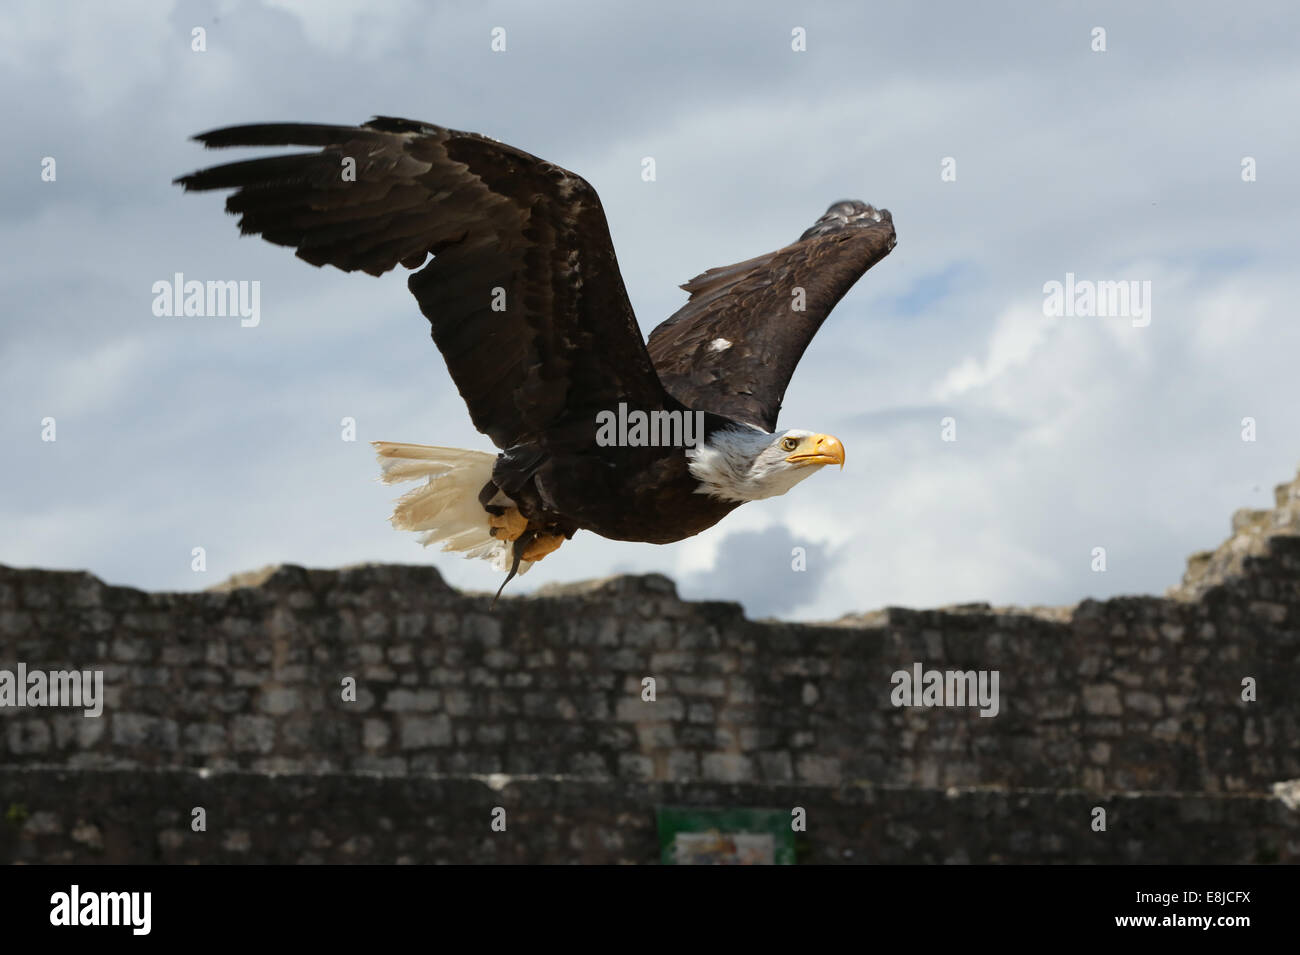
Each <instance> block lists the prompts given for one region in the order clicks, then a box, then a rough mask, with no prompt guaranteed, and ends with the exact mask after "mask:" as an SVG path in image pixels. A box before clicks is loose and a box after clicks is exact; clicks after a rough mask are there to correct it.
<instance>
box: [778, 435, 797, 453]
mask: <svg viewBox="0 0 1300 955" xmlns="http://www.w3.org/2000/svg"><path fill="white" fill-rule="evenodd" d="M797 447H799V441H798V439H796V438H785V439H783V440H782V441H781V450H783V451H793V450H794V449H795V448H797Z"/></svg>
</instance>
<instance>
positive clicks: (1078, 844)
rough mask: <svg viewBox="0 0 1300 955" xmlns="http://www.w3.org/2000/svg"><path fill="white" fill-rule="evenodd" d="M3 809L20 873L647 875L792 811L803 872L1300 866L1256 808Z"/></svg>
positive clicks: (220, 781) (521, 791) (283, 798)
mask: <svg viewBox="0 0 1300 955" xmlns="http://www.w3.org/2000/svg"><path fill="white" fill-rule="evenodd" d="M0 805H3V806H7V807H10V816H11V818H10V820H9V821H8V822H6V820H5V819H3V818H0V860H4V859H7V860H12V861H22V862H47V863H49V862H104V863H187V862H216V863H237V862H270V863H313V862H315V863H321V862H325V863H336V862H382V863H392V862H430V861H435V860H436V861H440V862H460V863H471V862H509V863H519V862H528V863H536V862H547V863H555V862H589V863H619V862H631V863H650V862H655V861H657V860H658V859H659V845H658V839H657V833H656V829H655V814H654V811H653V810H654V808H655V807H656V806H663V805H668V806H680V805H691V806H713V807H734V806H749V807H757V808H770V809H780V810H786V811H788V809H789V808H791V807H796V806H797V807H801V808H803V809H804V810H805V812H806V817H807V822H808V828H807V831H806V832H805V833H801V834H799V835H797V836H796V837H795V852H796V858H797V859H798V860H799V861H802V862H812V863H995V862H1047V863H1052V862H1060V863H1065V862H1070V863H1142V864H1152V863H1189V862H1234V863H1261V862H1266V863H1273V862H1282V863H1296V862H1300V825H1298V824H1297V813H1296V812H1295V811H1293V810H1290V809H1288V808H1287V807H1286V804H1285V803H1284V802H1283V801H1281V800H1279V799H1274V798H1269V797H1267V796H1264V795H1259V794H1237V795H1230V796H1229V795H1208V794H1204V793H1191V794H1178V793H1138V794H1122V795H1121V794H1111V795H1108V796H1105V797H1100V798H1099V797H1098V795H1097V794H1096V793H1086V792H1080V791H1077V790H1062V791H1057V790H1011V791H1004V790H988V789H978V790H959V789H952V790H940V789H915V788H912V787H880V786H867V785H859V784H850V785H845V786H799V785H789V784H761V783H743V784H730V783H705V782H691V783H686V782H683V783H640V782H630V781H616V780H591V779H575V778H572V777H568V778H544V779H537V778H532V779H527V778H524V779H521V778H515V779H511V780H508V781H506V780H502V781H485V780H482V779H473V778H466V777H439V776H432V777H431V776H404V777H396V776H371V775H364V774H357V773H348V774H330V775H324V776H271V775H267V774H262V773H244V772H232V773H213V774H211V775H205V774H202V773H200V772H197V771H192V770H190V771H185V770H164V771H159V772H143V771H138V770H136V771H133V770H83V771H78V772H73V771H67V770H50V769H26V770H24V769H8V770H6V769H0ZM1097 806H1101V807H1103V808H1105V809H1106V812H1107V829H1106V831H1105V832H1095V831H1093V829H1092V827H1091V825H1090V822H1091V819H1092V818H1093V810H1094V808H1095V807H1097ZM193 807H203V808H204V809H205V810H206V812H207V820H206V822H207V830H206V831H205V832H194V831H193V830H192V828H191V826H190V819H191V813H192V809H193ZM497 807H500V808H501V809H502V810H504V812H505V816H504V820H505V830H504V831H493V830H492V829H491V827H490V820H491V819H492V817H493V812H494V810H495V809H496V808H497Z"/></svg>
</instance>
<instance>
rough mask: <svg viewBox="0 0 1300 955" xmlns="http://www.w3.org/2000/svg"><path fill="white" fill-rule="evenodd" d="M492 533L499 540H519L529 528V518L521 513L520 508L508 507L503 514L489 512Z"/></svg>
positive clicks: (489, 524)
mask: <svg viewBox="0 0 1300 955" xmlns="http://www.w3.org/2000/svg"><path fill="white" fill-rule="evenodd" d="M488 527H489V528H491V530H490V531H488V533H490V534H491V535H492V536H493V537H495V538H496V539H497V540H505V541H513V540H518V539H519V535H520V534H522V533H523V532H524V531H525V530H527V529H528V518H526V517H524V515H522V514H520V513H519V508H517V507H508V508H506V509H505V512H504V513H502V514H488Z"/></svg>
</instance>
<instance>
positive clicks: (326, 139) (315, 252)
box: [176, 117, 669, 448]
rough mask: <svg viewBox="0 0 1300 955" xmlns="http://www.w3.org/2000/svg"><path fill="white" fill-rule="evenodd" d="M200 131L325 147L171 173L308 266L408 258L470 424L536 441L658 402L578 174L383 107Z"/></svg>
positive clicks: (372, 264)
mask: <svg viewBox="0 0 1300 955" xmlns="http://www.w3.org/2000/svg"><path fill="white" fill-rule="evenodd" d="M195 138H196V139H197V140H198V141H199V142H201V143H203V144H204V145H205V146H209V147H220V146H319V147H321V148H320V149H319V150H318V151H315V152H306V153H296V154H293V155H281V156H272V157H268V158H262V159H253V160H249V161H246V162H236V163H230V164H227V165H223V166H216V167H213V168H211V169H205V170H202V171H200V172H196V173H193V174H191V175H188V176H182V177H181V178H179V179H177V180H176V181H177V182H178V183H180V184H181V185H182V186H184V187H185V188H186V189H187V190H189V189H195V190H206V189H229V188H233V189H235V190H236V191H235V192H234V194H233V195H231V196H230V197H229V199H227V201H226V210H227V211H228V212H231V213H234V214H236V215H239V216H240V217H241V218H240V220H239V227H240V230H241V231H242V232H243V233H244V234H250V233H252V234H258V235H261V236H262V237H263V238H265V239H267V240H268V241H270V242H274V243H276V244H278V245H287V246H291V247H293V248H294V249H296V250H297V254H298V257H299V258H302V259H305V260H306V261H308V262H310V263H311V264H312V265H317V266H320V265H333V266H335V267H337V268H340V269H342V270H344V271H347V272H351V271H354V270H358V269H359V270H361V271H364V272H368V273H370V274H371V275H380V274H382V273H384V272H387V271H388V270H389V269H391V268H393V267H394V266H396V265H398V264H399V263H400V264H401V265H404V266H406V268H408V269H419V271H418V272H416V273H415V274H413V275H412V276H411V277H410V279H409V281H408V283H407V284H408V286H409V287H410V289H411V292H412V294H414V295H415V298H416V300H417V301H418V302H419V304H420V311H422V312H423V313H424V315H425V316H426V317H427V318H428V319H429V322H430V324H431V325H432V326H433V340H434V342H436V343H437V346H438V349H439V350H440V351H441V352H442V355H443V358H444V359H445V360H446V362H447V369H448V370H449V371H450V372H451V377H452V379H453V380H454V381H455V383H456V387H457V388H458V389H459V390H460V393H461V396H462V397H463V398H464V399H465V404H466V405H467V406H468V407H469V413H470V417H471V419H472V420H473V422H474V425H475V427H477V428H478V429H479V430H480V431H482V432H483V433H484V434H486V435H487V436H488V437H490V438H491V439H492V441H493V442H494V443H495V444H496V445H497V446H498V447H500V448H510V447H513V446H515V445H518V444H521V443H524V442H530V443H541V444H545V443H546V442H545V433H546V432H547V431H548V429H553V428H557V427H561V426H563V425H566V424H567V425H568V427H567V428H564V429H563V430H565V431H566V432H567V433H569V434H573V433H575V432H578V431H580V430H581V428H580V427H577V426H578V424H579V422H584V421H585V422H586V423H587V424H588V426H589V429H590V432H591V433H592V434H593V435H594V432H595V424H594V422H595V420H596V419H595V416H596V413H597V412H598V411H601V410H605V409H609V408H613V407H615V406H616V405H617V403H618V402H619V401H627V402H628V403H629V404H630V405H631V406H633V407H640V408H645V409H647V410H650V409H656V408H662V407H664V402H665V401H668V400H669V399H668V398H667V395H666V394H665V392H664V390H663V387H662V385H661V384H660V383H659V380H658V378H657V376H656V374H655V371H654V367H653V365H652V364H651V362H650V358H649V355H648V354H647V352H646V347H645V342H644V341H643V339H642V337H641V332H640V329H639V328H638V327H637V323H636V316H635V315H634V314H633V312H632V306H631V303H630V302H629V301H628V297H627V291H626V290H625V289H624V287H623V278H622V276H621V274H620V273H619V269H618V261H617V259H616V258H615V256H614V246H613V243H612V241H611V240H610V236H609V226H608V224H607V223H606V221H605V213H604V210H603V209H602V208H601V205H600V200H599V198H598V197H597V196H596V191H595V190H594V189H593V188H592V187H591V186H590V185H589V184H588V183H587V182H586V181H585V180H584V179H582V178H581V177H579V176H576V175H574V174H573V173H571V172H569V171H567V170H565V169H561V168H560V167H559V166H555V165H553V164H551V163H548V162H545V161H544V160H541V159H538V158H537V157H536V156H531V155H529V154H528V153H526V152H523V151H521V150H518V149H515V148H513V147H511V146H507V145H505V144H503V143H499V142H497V141H496V140H493V139H489V138H488V137H486V136H479V135H476V134H474V133H462V132H457V131H456V130H451V129H444V128H443V127H441V126H434V125H431V124H428V123H420V122H414V121H411V120H404V119H393V118H389V117H377V118H375V119H373V120H371V121H370V122H369V123H366V124H365V125H363V126H326V125H316V124H304V123H275V124H265V125H251V126H233V127H230V128H227V129H218V130H214V131H212V132H208V133H203V134H202V135H200V136H197V137H195ZM430 253H432V254H433V256H434V258H433V260H432V261H430V262H429V263H428V264H427V265H426V264H425V262H426V259H427V258H428V256H429V254H430ZM421 266H423V268H421Z"/></svg>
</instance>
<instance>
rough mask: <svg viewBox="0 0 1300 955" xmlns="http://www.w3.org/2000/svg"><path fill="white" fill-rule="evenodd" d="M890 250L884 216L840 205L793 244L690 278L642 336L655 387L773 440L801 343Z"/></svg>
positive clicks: (889, 223)
mask: <svg viewBox="0 0 1300 955" xmlns="http://www.w3.org/2000/svg"><path fill="white" fill-rule="evenodd" d="M894 241H895V237H894V220H893V219H892V218H891V217H890V215H889V211H888V210H886V209H880V210H877V209H874V208H872V207H871V206H869V205H867V204H866V203H864V202H858V201H855V200H846V201H844V202H837V203H835V204H834V205H833V206H831V207H830V208H829V209H828V210H826V214H825V215H823V216H822V217H821V218H820V219H818V220H817V222H816V223H815V224H814V225H813V226H812V228H810V229H809V230H808V231H807V232H805V233H804V234H803V235H802V236H800V237H799V241H798V242H796V243H794V244H793V245H788V246H786V247H785V248H784V249H778V250H777V251H775V252H769V253H768V254H767V255H760V256H759V257H758V258H755V259H750V260H749V261H747V262H738V263H737V264H735V265H727V266H723V267H722V268H717V269H709V271H707V272H705V273H704V274H703V275H697V276H696V277H695V278H693V279H691V280H690V281H689V282H687V283H686V284H685V285H683V286H682V288H684V289H685V290H686V291H688V292H690V293H691V297H690V300H689V301H688V302H687V303H686V304H685V305H684V306H682V307H681V308H680V309H678V311H677V312H676V313H675V314H674V315H673V316H672V317H671V318H669V319H668V320H667V321H665V322H664V323H663V324H662V325H660V326H659V327H658V328H656V329H655V330H654V331H653V332H651V333H650V346H649V347H650V358H651V360H652V361H653V362H654V366H655V370H656V371H657V372H658V373H659V379H660V381H662V382H663V386H664V387H665V388H666V389H667V390H668V393H669V394H670V395H672V396H673V397H674V398H676V399H677V400H678V401H681V402H682V403H683V404H685V405H686V406H687V407H690V408H694V409H699V410H704V411H711V412H714V413H715V414H721V415H726V416H727V417H729V418H734V419H736V420H737V421H744V422H746V423H748V424H752V425H757V426H758V427H760V428H763V429H764V430H765V431H775V430H776V418H777V415H778V414H779V413H780V411H781V401H782V399H783V398H784V397H785V389H786V386H787V385H788V384H789V383H790V377H791V376H792V375H793V374H794V369H795V366H796V365H798V364H799V359H800V358H801V357H802V356H803V353H804V350H805V349H806V348H807V347H808V343H809V342H811V341H812V338H813V336H814V335H816V334H817V329H819V328H820V327H821V324H822V322H823V321H825V319H826V316H827V315H829V314H830V311H831V309H832V308H834V307H835V304H836V303H837V302H839V300H840V299H841V298H843V297H844V294H845V293H846V292H847V291H848V290H849V289H850V288H852V287H853V283H854V282H856V281H857V280H858V279H859V278H860V277H861V276H862V274H863V273H864V272H866V271H867V269H869V268H871V267H872V266H873V265H875V264H876V263H877V262H879V261H880V260H881V259H883V258H884V257H885V256H886V255H888V254H889V252H890V250H891V249H893V247H894ZM799 290H802V292H800V291H799ZM801 307H802V309H801Z"/></svg>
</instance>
